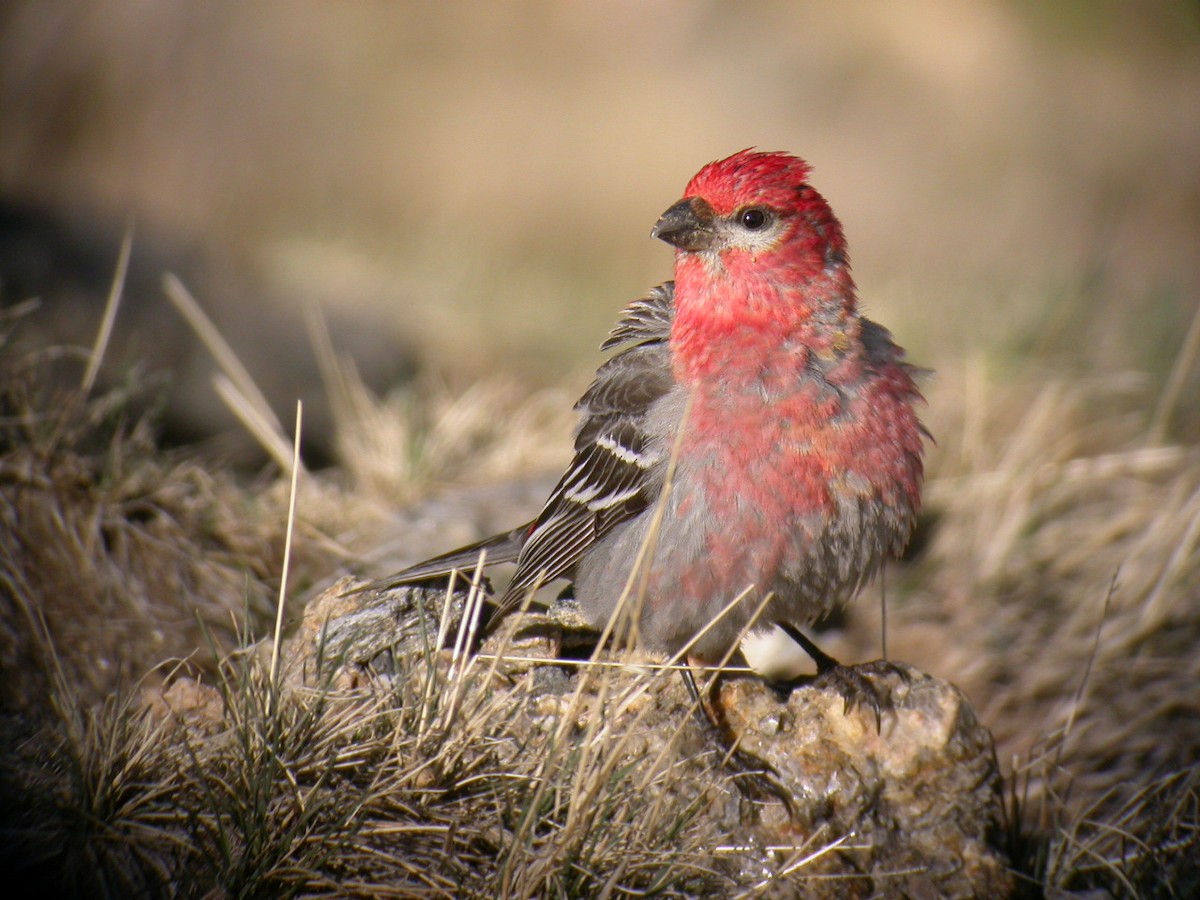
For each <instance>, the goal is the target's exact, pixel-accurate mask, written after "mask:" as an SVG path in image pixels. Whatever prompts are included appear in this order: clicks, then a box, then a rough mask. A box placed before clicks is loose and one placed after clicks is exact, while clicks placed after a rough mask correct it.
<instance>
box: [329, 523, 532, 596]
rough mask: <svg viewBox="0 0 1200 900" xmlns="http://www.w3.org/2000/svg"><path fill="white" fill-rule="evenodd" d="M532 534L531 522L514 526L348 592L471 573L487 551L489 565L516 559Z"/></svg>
mask: <svg viewBox="0 0 1200 900" xmlns="http://www.w3.org/2000/svg"><path fill="white" fill-rule="evenodd" d="M528 535H529V525H522V526H520V527H519V528H514V529H513V530H512V531H505V532H503V533H501V534H495V535H492V536H491V537H489V538H484V539H483V540H482V541H476V542H475V543H474V544H468V545H467V546H465V547H459V548H458V549H457V550H451V551H450V552H449V553H443V554H442V555H441V556H435V557H433V558H432V559H427V560H425V561H424V562H419V563H417V564H416V565H413V566H409V567H408V568H407V569H403V570H401V571H399V572H396V573H394V574H392V575H388V576H386V577H384V578H380V579H378V580H377V581H372V582H371V583H370V584H365V585H362V586H361V587H357V588H354V589H352V590H351V591H348V592H347V593H353V594H357V593H359V592H361V591H372V590H375V591H389V590H391V589H393V588H398V587H401V586H403V585H406V584H419V583H420V582H422V581H436V580H437V579H439V578H445V577H446V576H447V575H449V574H450V573H451V572H461V573H463V574H464V575H470V574H471V573H473V572H474V571H475V567H476V566H478V565H479V557H480V556H481V555H482V554H484V553H486V554H487V556H486V557H485V559H484V564H485V565H488V566H490V565H493V564H495V563H511V562H516V561H517V557H518V556H519V555H520V553H521V547H522V546H523V545H524V543H525V539H526V537H528Z"/></svg>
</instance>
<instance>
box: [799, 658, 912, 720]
mask: <svg viewBox="0 0 1200 900" xmlns="http://www.w3.org/2000/svg"><path fill="white" fill-rule="evenodd" d="M892 673H895V674H896V675H897V676H899V678H900V679H901V680H902V681H904V682H905V683H907V682H909V681H910V680H911V676H910V675H909V673H908V670H907V669H905V668H904V667H903V666H899V665H896V664H895V663H892V662H889V661H888V660H886V659H877V660H874V661H872V662H868V663H862V664H861V665H857V666H844V665H842V664H841V663H835V664H834V665H832V666H829V667H827V668H825V669H823V670H819V671H818V672H817V677H816V678H815V679H814V680H813V682H812V683H813V685H815V686H818V687H824V688H829V689H832V690H834V691H837V693H838V694H839V695H840V696H841V698H842V701H843V704H844V705H843V707H842V711H843V712H844V713H846V714H849V713H851V712H853V711H854V710H855V709H858V708H859V707H862V708H863V709H865V710H870V711H871V712H873V713H874V714H875V730H876V731H882V730H883V714H884V713H885V712H890V711H892V710H894V709H895V703H894V702H893V698H892V689H891V687H890V686H889V681H890V680H891V679H890V678H889V677H888V676H890V675H891V674H892Z"/></svg>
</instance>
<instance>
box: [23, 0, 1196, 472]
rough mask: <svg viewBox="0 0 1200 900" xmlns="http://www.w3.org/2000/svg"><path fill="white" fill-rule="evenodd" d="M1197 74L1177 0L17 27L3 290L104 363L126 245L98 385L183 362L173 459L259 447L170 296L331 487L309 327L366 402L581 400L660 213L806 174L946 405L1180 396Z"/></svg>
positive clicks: (885, 316)
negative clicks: (248, 439)
mask: <svg viewBox="0 0 1200 900" xmlns="http://www.w3.org/2000/svg"><path fill="white" fill-rule="evenodd" d="M1198 51H1200V4H1197V3H1196V2H1194V0H1187V2H1185V0H1142V2H1139V3H1129V2H1119V0H1095V2H1083V0H1077V2H1071V0H1064V2H1055V3H1041V2H1036V0H956V2H954V3H946V2H937V0H909V2H906V3H902V4H901V3H886V2H865V3H856V4H845V3H841V2H837V0H815V2H806V3H794V2H785V0H776V2H763V3H756V4H726V3H716V2H683V0H656V2H633V0H589V2H566V0H560V2H531V3H507V4H498V3H497V4H484V3H464V2H443V3H438V4H426V3H415V2H356V3H336V4H333V3H323V2H295V0H287V2H284V0H259V2H255V3H238V2H215V0H214V2H206V3H161V2H134V0H126V2H108V0H87V2H69V0H60V2H55V3H45V2H40V0H8V2H6V3H5V4H4V5H3V6H2V7H0V292H2V298H3V302H4V303H5V304H6V305H8V304H13V303H16V302H20V301H22V300H25V299H28V298H31V297H38V298H40V300H41V303H42V307H41V311H40V312H39V314H38V316H39V320H38V321H39V324H38V328H39V329H41V331H39V332H38V339H39V340H45V339H53V340H60V341H70V342H77V343H80V344H86V345H90V343H91V341H92V338H93V336H94V334H95V331H96V328H97V326H98V324H99V320H100V314H101V308H102V304H103V299H104V295H105V293H106V292H107V288H108V283H109V280H110V279H111V277H112V272H113V269H114V267H115V265H116V259H117V253H118V247H119V245H120V242H121V237H122V235H123V233H124V232H125V229H126V227H127V225H128V224H129V223H132V224H133V227H134V229H135V238H134V245H133V247H134V249H133V256H132V261H131V266H130V274H129V280H128V286H127V296H126V302H125V306H124V307H123V308H122V311H121V314H120V317H119V318H118V323H117V330H116V335H115V339H114V341H115V342H114V346H113V350H112V351H111V353H110V356H109V358H108V361H107V364H106V372H107V374H108V375H109V377H110V378H119V377H121V372H122V370H123V368H124V367H126V366H128V365H131V364H134V363H136V364H139V365H142V366H144V367H148V368H151V369H157V368H164V369H166V370H167V371H168V372H169V373H170V375H171V378H172V381H173V383H174V385H175V387H174V393H173V394H172V398H171V427H172V429H173V430H174V432H175V433H176V434H177V435H178V436H180V437H181V438H183V439H189V438H191V437H206V438H207V437H211V436H212V435H214V434H220V433H225V432H229V433H240V428H239V426H237V424H236V422H235V420H234V419H233V417H232V415H231V414H229V413H228V412H227V411H226V410H225V409H224V408H223V407H222V406H221V405H220V403H219V401H217V399H216V397H215V395H214V394H213V391H212V388H211V385H210V383H209V375H210V372H211V369H212V365H211V362H210V361H209V359H208V356H207V354H206V352H205V351H204V350H203V349H202V348H200V346H199V344H198V342H197V341H196V339H195V338H194V337H193V336H192V335H191V333H190V332H189V331H188V330H187V329H186V327H185V326H184V325H183V323H182V320H181V319H180V317H179V315H178V314H177V313H176V312H175V310H174V309H173V308H172V307H171V306H170V305H169V304H168V303H167V302H166V300H165V299H164V296H163V292H162V289H161V278H162V274H163V272H164V271H168V270H169V271H173V272H176V273H178V274H179V275H180V277H181V278H182V279H183V280H184V282H185V283H186V284H187V285H188V286H189V288H191V290H192V291H193V292H194V293H195V294H196V296H197V298H198V299H199V301H200V303H201V304H202V305H203V306H204V307H205V308H206V309H207V310H208V311H209V313H210V314H211V315H212V316H213V318H214V319H215V320H216V322H217V325H218V328H219V329H220V330H221V331H222V333H223V334H224V335H225V336H226V337H227V338H228V339H229V340H230V342H231V343H232V344H233V345H234V347H235V349H236V350H237V351H238V353H239V354H240V355H241V357H242V359H243V361H244V362H245V364H246V366H247V368H249V369H250V371H251V373H252V375H253V376H254V377H255V378H256V379H257V380H258V381H259V383H260V385H261V386H262V387H263V388H264V390H265V391H266V393H267V395H268V397H269V398H270V399H271V401H272V403H273V405H274V406H275V408H276V411H277V412H278V413H279V414H280V416H281V418H283V419H284V420H285V421H287V420H289V419H290V416H291V410H292V408H293V404H294V400H295V398H296V397H297V396H302V397H304V399H305V401H306V417H307V419H308V423H309V427H308V429H306V434H307V435H308V438H307V440H308V442H309V443H310V445H311V449H312V452H313V454H314V457H315V458H316V459H317V461H327V459H328V456H327V454H328V452H329V450H330V447H331V444H330V443H329V442H328V439H327V435H328V431H329V429H330V425H329V420H328V418H327V416H326V411H325V410H324V409H323V404H324V402H325V401H324V390H323V388H322V387H321V385H320V381H319V379H318V377H317V375H316V368H315V364H314V362H313V359H314V353H313V349H312V346H311V343H310V340H309V337H308V334H307V332H306V330H305V327H304V310H305V309H306V308H309V307H311V306H313V305H316V306H318V307H319V308H320V309H321V310H322V311H323V313H324V315H325V318H326V320H327V321H328V322H329V325H330V330H331V333H332V336H333V340H334V343H335V345H336V346H337V347H338V348H339V349H340V350H342V351H345V352H349V353H351V354H352V355H353V357H354V359H355V361H356V363H357V365H358V367H359V369H360V370H361V372H362V373H363V376H364V378H365V379H366V380H367V382H368V383H369V384H370V385H372V386H373V387H374V388H376V389H377V390H379V391H384V390H386V389H387V388H388V387H390V386H393V385H397V384H403V383H404V382H405V380H406V379H408V378H410V377H411V376H412V374H413V373H414V372H416V371H420V370H429V369H432V370H434V371H437V372H441V373H443V377H446V378H450V379H462V380H463V382H464V383H466V382H469V380H470V379H473V378H476V377H479V376H481V375H483V374H485V373H489V372H494V371H504V372H506V373H509V374H510V375H511V376H513V377H516V378H519V379H522V380H524V381H527V382H528V383H529V384H530V385H531V386H534V385H541V384H561V385H565V386H566V388H567V389H568V390H569V392H570V394H571V395H576V391H577V390H578V389H582V387H583V386H584V385H585V384H586V381H587V379H588V376H589V374H590V372H591V371H592V369H593V368H594V366H595V365H596V363H597V362H598V361H599V359H600V354H599V352H598V350H597V346H598V344H599V342H600V340H601V339H602V338H603V336H604V334H605V332H606V331H607V329H608V327H609V326H610V324H611V323H612V322H613V320H614V317H615V316H616V314H617V312H618V310H619V309H620V308H621V307H622V306H623V305H624V304H625V303H626V302H627V301H629V300H631V299H633V298H634V297H636V296H638V295H640V294H641V292H643V291H644V290H645V289H646V288H647V287H649V286H650V285H652V284H655V283H657V282H659V281H662V280H665V279H666V278H668V277H669V276H670V267H671V253H670V251H669V248H667V247H666V246H665V245H662V244H661V243H659V242H656V241H654V240H652V239H651V238H650V237H649V230H650V227H651V225H652V224H653V223H654V221H655V219H656V218H657V216H658V214H659V213H660V212H662V211H663V210H664V209H665V208H666V207H667V206H668V205H670V204H671V203H672V202H673V201H674V200H676V199H677V198H678V196H679V195H680V193H681V192H682V189H683V187H684V185H685V183H686V182H687V180H688V178H689V177H690V176H691V175H692V174H693V173H694V172H695V171H696V170H697V169H698V168H699V167H700V166H701V165H702V164H704V163H706V162H708V161H709V160H712V159H715V158H718V157H721V156H725V155H728V154H729V153H732V152H734V151H736V150H739V149H742V148H744V147H747V146H757V147H759V148H762V149H772V150H774V149H784V150H789V151H792V152H795V153H797V154H799V155H802V156H804V157H806V158H807V159H808V160H809V161H810V162H811V163H812V164H813V166H814V169H815V174H814V177H813V182H814V184H815V185H816V186H817V187H818V188H819V189H820V190H821V191H822V192H823V193H824V194H825V195H826V196H827V197H828V198H829V200H830V202H831V203H832V205H833V207H834V209H835V210H836V211H837V213H838V214H839V216H840V217H841V219H842V221H843V223H844V225H845V227H846V230H847V233H848V237H849V241H850V248H851V258H852V261H853V263H854V267H855V272H856V276H857V279H858V283H859V287H860V293H861V296H862V300H863V304H864V307H865V309H866V311H867V312H868V314H869V315H871V316H872V317H874V318H877V319H879V320H881V321H882V322H884V323H885V324H887V325H888V326H889V327H890V328H891V329H892V330H893V331H894V332H895V333H896V335H897V337H898V339H899V341H900V343H902V344H903V345H905V346H906V347H907V348H908V349H909V351H910V356H911V358H912V359H914V360H915V361H917V362H920V363H922V364H927V365H931V366H934V367H936V368H937V369H938V370H939V372H940V375H939V380H938V385H937V387H936V389H935V390H936V391H945V392H950V393H953V392H955V391H961V381H960V379H961V378H962V377H963V375H962V373H963V372H965V371H967V370H968V369H969V368H970V367H971V366H972V365H980V364H982V365H987V366H991V367H993V368H998V369H999V370H1000V371H1001V372H1003V371H1004V370H1005V369H1006V368H1008V367H1011V368H1013V369H1014V370H1015V369H1017V368H1022V369H1023V370H1025V369H1027V368H1028V367H1030V366H1033V367H1042V366H1044V367H1048V368H1053V369H1055V370H1065V371H1068V372H1069V371H1072V370H1078V371H1081V372H1103V371H1107V370H1110V369H1115V368H1133V369H1136V370H1138V371H1141V372H1148V373H1150V374H1151V375H1152V376H1153V377H1157V378H1159V379H1160V380H1161V378H1162V377H1164V373H1165V372H1166V371H1167V370H1168V369H1169V368H1170V366H1171V364H1172V361H1173V360H1174V359H1175V358H1176V356H1177V354H1178V353H1179V348H1180V345H1181V343H1182V341H1183V335H1184V333H1185V332H1186V330H1187V327H1188V324H1189V322H1190V321H1191V319H1192V316H1193V315H1194V313H1195V310H1196V308H1197V304H1198V302H1200V52H1198ZM1197 387H1198V385H1197V383H1196V376H1195V374H1193V375H1192V376H1191V381H1190V385H1189V392H1188V393H1186V394H1185V396H1194V395H1195V394H1197V393H1200V391H1198V390H1196V388H1197ZM1181 409H1186V410H1190V411H1193V412H1194V411H1197V410H1198V409H1200V406H1198V405H1197V403H1196V401H1195V400H1191V401H1186V402H1185V403H1184V404H1183V406H1182V407H1181ZM933 415H934V417H935V421H936V412H935V413H933ZM1174 427H1175V428H1176V429H1182V430H1184V431H1188V432H1189V434H1190V436H1192V437H1194V436H1196V434H1197V433H1198V432H1200V427H1198V426H1197V425H1196V423H1195V422H1194V421H1192V420H1191V419H1190V418H1189V417H1187V416H1182V415H1181V416H1179V417H1178V421H1176V422H1175V423H1174ZM565 449H566V448H565V445H564V452H565Z"/></svg>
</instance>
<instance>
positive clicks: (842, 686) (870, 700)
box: [772, 622, 909, 731]
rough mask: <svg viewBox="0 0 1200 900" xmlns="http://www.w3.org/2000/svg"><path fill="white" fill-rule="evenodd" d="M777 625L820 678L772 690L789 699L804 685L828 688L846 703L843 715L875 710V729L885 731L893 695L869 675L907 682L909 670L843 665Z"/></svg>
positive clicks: (879, 664) (786, 627)
mask: <svg viewBox="0 0 1200 900" xmlns="http://www.w3.org/2000/svg"><path fill="white" fill-rule="evenodd" d="M775 624H776V625H778V626H779V627H780V628H781V629H782V630H783V631H784V633H785V634H787V636H788V637H790V638H791V639H792V640H793V641H795V642H796V643H797V644H799V645H800V646H801V647H802V648H803V649H804V652H805V653H807V654H808V655H809V656H810V657H812V661H813V662H814V663H816V665H817V677H816V679H815V680H813V679H808V678H799V679H796V680H795V681H791V682H784V683H778V682H775V683H772V687H773V688H775V690H776V691H777V692H779V693H780V694H783V695H784V696H786V695H787V694H790V693H791V691H792V690H793V689H794V688H796V687H797V686H798V685H799V684H800V683H802V682H804V683H819V684H825V685H828V686H830V687H832V688H833V689H834V690H836V691H837V692H838V693H839V694H841V696H842V700H843V701H844V703H845V705H844V707H843V710H844V712H846V713H849V712H850V711H851V710H853V709H854V708H855V707H858V706H863V707H864V708H866V709H869V710H872V711H873V712H874V713H875V729H876V730H877V731H882V730H883V711H884V710H885V709H891V708H892V696H891V692H890V691H888V692H886V694H885V693H883V692H881V691H880V690H879V687H878V686H877V685H876V683H875V682H874V681H872V680H871V679H870V678H868V677H867V674H866V673H868V672H871V673H876V672H883V671H885V670H886V671H894V672H897V673H898V674H899V675H900V676H901V678H903V679H904V680H905V681H908V680H909V675H908V672H907V670H905V669H904V668H903V667H901V666H897V665H894V664H892V663H890V662H888V661H887V660H882V659H881V660H877V661H875V662H873V663H867V664H866V665H865V666H846V665H842V664H841V663H840V662H838V661H837V660H836V659H834V658H833V657H832V656H830V655H829V654H828V653H826V652H825V651H823V650H822V649H821V648H820V647H818V646H817V645H816V644H815V643H813V641H812V640H811V639H810V638H809V637H808V636H807V635H806V634H804V632H802V631H801V630H800V629H799V628H796V627H795V626H794V625H791V624H789V623H787V622H776V623H775Z"/></svg>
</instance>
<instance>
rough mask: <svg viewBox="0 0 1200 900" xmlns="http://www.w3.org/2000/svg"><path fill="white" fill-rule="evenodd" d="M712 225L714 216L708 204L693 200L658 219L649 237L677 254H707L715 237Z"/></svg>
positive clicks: (676, 206)
mask: <svg viewBox="0 0 1200 900" xmlns="http://www.w3.org/2000/svg"><path fill="white" fill-rule="evenodd" d="M715 221H716V213H715V212H714V211H713V208H712V207H711V206H709V204H708V201H707V200H703V199H701V198H700V197H692V198H691V199H689V200H680V201H679V202H678V203H676V204H675V205H674V206H672V207H671V208H670V209H668V210H667V211H666V212H665V213H663V214H662V215H661V216H659V218H658V221H657V222H656V223H655V225H654V228H653V229H652V230H651V232H650V235H651V237H656V238H658V239H659V240H660V241H666V242H667V243H668V244H672V245H674V246H676V247H678V248H679V249H680V250H707V249H709V248H710V247H712V245H713V241H714V240H715V239H716V237H717V231H716V228H714V227H713V226H714V224H715Z"/></svg>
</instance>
